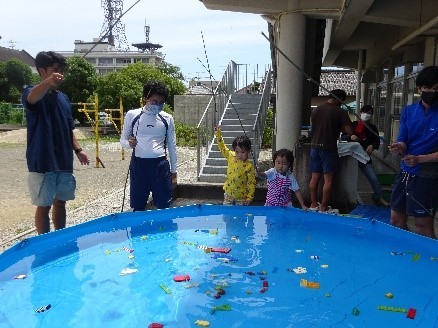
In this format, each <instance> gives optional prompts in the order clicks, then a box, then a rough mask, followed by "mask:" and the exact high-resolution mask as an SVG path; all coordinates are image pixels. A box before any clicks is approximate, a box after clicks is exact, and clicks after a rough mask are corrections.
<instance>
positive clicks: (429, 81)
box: [389, 66, 438, 238]
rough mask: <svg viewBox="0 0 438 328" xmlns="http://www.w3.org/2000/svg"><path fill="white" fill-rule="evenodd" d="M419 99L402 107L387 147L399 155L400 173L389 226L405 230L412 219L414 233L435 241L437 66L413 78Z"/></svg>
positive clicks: (437, 137)
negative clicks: (397, 126) (394, 137)
mask: <svg viewBox="0 0 438 328" xmlns="http://www.w3.org/2000/svg"><path fill="white" fill-rule="evenodd" d="M415 82H416V86H417V88H418V92H419V93H420V95H421V100H420V101H419V102H416V103H414V104H412V105H408V106H406V107H405V108H404V110H403V111H402V113H401V116H400V130H399V135H398V137H397V140H396V142H394V143H392V144H391V145H390V146H389V150H390V151H391V153H393V154H398V155H401V156H402V158H401V171H400V173H399V174H398V175H397V177H396V180H395V183H394V187H393V189H392V194H391V224H393V225H395V226H397V227H399V228H402V229H407V228H408V227H407V224H406V222H407V217H408V216H413V217H414V222H415V228H416V232H417V233H419V234H421V235H424V236H427V237H430V238H436V236H435V233H434V225H433V224H434V215H435V212H436V209H437V206H438V191H437V188H438V66H428V67H425V68H424V69H423V70H422V71H421V72H420V73H418V76H417V78H416V81H415Z"/></svg>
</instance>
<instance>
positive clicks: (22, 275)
mask: <svg viewBox="0 0 438 328" xmlns="http://www.w3.org/2000/svg"><path fill="white" fill-rule="evenodd" d="M14 279H26V275H25V274H19V275H18V276H15V277H14Z"/></svg>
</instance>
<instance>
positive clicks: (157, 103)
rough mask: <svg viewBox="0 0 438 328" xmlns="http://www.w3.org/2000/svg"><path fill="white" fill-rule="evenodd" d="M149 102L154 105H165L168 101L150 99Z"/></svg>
mask: <svg viewBox="0 0 438 328" xmlns="http://www.w3.org/2000/svg"><path fill="white" fill-rule="evenodd" d="M148 102H149V103H150V104H151V105H154V106H157V105H158V106H164V105H165V104H166V102H165V101H158V100H148Z"/></svg>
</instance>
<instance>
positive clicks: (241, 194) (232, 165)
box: [216, 130, 256, 203]
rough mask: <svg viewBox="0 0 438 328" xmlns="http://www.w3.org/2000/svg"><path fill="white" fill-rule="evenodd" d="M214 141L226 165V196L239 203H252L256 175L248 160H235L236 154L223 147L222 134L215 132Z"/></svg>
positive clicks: (218, 131)
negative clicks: (215, 140)
mask: <svg viewBox="0 0 438 328" xmlns="http://www.w3.org/2000/svg"><path fill="white" fill-rule="evenodd" d="M216 139H217V143H218V146H219V149H220V151H221V153H222V155H223V156H224V157H225V159H226V160H227V163H228V168H227V179H226V181H225V184H224V188H223V189H224V191H225V194H226V196H229V198H231V199H234V200H235V201H236V203H239V201H241V202H243V201H245V200H246V201H249V202H250V201H252V199H253V198H254V191H255V185H256V174H255V170H254V166H253V165H252V163H251V162H250V161H249V160H245V161H241V160H239V159H237V157H236V153H235V152H234V151H232V150H230V149H228V147H227V146H226V145H225V142H224V139H223V137H222V133H221V131H220V130H217V131H216Z"/></svg>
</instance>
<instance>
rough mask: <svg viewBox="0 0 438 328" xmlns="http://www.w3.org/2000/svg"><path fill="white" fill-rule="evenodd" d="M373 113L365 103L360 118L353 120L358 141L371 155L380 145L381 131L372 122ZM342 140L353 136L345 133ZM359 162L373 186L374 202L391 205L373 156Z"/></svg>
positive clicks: (370, 107) (371, 108) (348, 139)
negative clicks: (385, 196)
mask: <svg viewBox="0 0 438 328" xmlns="http://www.w3.org/2000/svg"><path fill="white" fill-rule="evenodd" d="M373 113H374V109H373V107H372V106H370V105H365V106H363V107H362V108H361V109H360V120H359V121H354V122H353V130H354V135H355V136H356V137H357V141H358V142H359V143H360V145H361V146H362V148H363V149H364V150H365V151H366V152H367V154H368V155H369V156H370V157H371V154H372V152H373V151H374V150H376V149H378V148H379V146H380V138H379V137H378V136H379V132H378V130H377V127H376V126H375V125H374V124H372V123H370V120H371V117H372V116H373ZM373 132H374V133H373ZM342 140H345V141H351V138H350V137H348V136H345V135H343V136H342ZM358 164H359V169H360V170H361V171H362V172H363V174H364V175H365V177H366V178H367V179H368V181H369V183H370V185H371V187H372V188H373V200H374V203H376V205H382V206H389V203H388V202H387V201H386V200H385V199H383V191H382V186H381V185H380V183H379V180H378V179H377V175H376V172H375V170H374V166H373V162H372V160H371V158H370V160H369V161H368V162H367V163H366V164H364V163H361V162H358Z"/></svg>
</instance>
